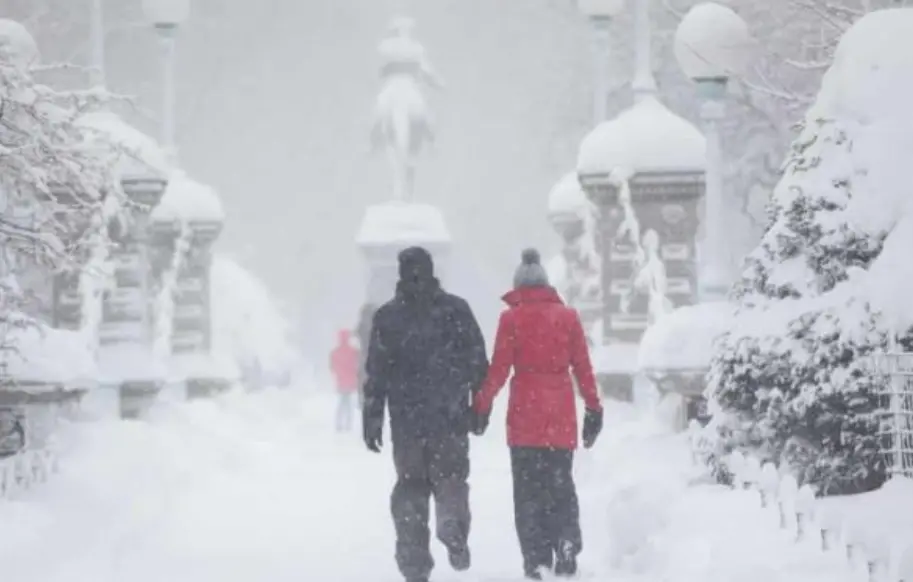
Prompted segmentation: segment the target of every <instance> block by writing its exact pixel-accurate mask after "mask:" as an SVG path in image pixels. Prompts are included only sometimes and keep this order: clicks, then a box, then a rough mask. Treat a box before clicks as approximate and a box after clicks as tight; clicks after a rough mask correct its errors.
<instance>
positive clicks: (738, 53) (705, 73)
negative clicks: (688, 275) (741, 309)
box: [675, 2, 753, 300]
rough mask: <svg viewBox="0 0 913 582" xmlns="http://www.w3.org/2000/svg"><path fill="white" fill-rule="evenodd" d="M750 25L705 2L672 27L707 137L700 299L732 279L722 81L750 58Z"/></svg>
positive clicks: (721, 291)
mask: <svg viewBox="0 0 913 582" xmlns="http://www.w3.org/2000/svg"><path fill="white" fill-rule="evenodd" d="M752 44H753V41H752V38H751V34H750V33H749V32H748V26H747V25H746V24H745V21H744V20H742V18H741V17H740V16H739V15H738V14H736V13H735V12H733V11H732V10H731V9H729V8H727V7H725V6H721V5H719V4H715V3H713V2H705V3H702V4H697V5H695V6H694V7H692V8H691V10H689V11H688V14H686V15H685V18H684V19H682V22H681V23H680V24H679V25H678V29H677V30H676V31H675V57H676V59H677V60H678V62H679V65H680V66H681V67H682V70H683V71H684V73H685V74H686V75H688V76H689V77H691V79H692V80H694V81H695V83H697V86H698V92H699V94H700V96H701V97H702V98H703V103H702V105H701V120H702V121H703V124H704V133H705V135H706V136H707V150H706V159H707V173H706V203H705V206H704V240H703V248H702V250H701V259H700V262H701V267H700V270H701V277H700V280H701V283H700V286H701V292H700V295H701V298H702V299H704V300H719V299H721V298H723V297H725V295H726V292H727V291H728V288H729V281H730V279H731V273H730V271H731V265H729V259H728V257H727V254H726V246H727V240H726V234H725V231H726V229H727V228H730V225H729V224H728V222H729V220H728V216H727V212H726V205H725V203H724V198H725V192H724V184H723V148H722V144H721V141H720V123H721V122H722V120H723V119H724V117H725V103H724V97H725V95H726V85H727V84H728V82H729V79H730V78H731V77H732V76H734V75H739V74H741V73H743V72H744V70H745V68H746V66H747V65H748V62H749V59H750V58H751V52H752Z"/></svg>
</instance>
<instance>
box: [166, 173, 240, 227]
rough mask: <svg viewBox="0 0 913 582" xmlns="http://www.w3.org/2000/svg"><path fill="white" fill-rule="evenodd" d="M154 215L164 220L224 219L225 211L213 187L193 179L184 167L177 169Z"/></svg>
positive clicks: (208, 220)
mask: <svg viewBox="0 0 913 582" xmlns="http://www.w3.org/2000/svg"><path fill="white" fill-rule="evenodd" d="M152 218H153V220H157V221H162V222H168V221H178V220H184V221H187V222H221V221H223V220H224V219H225V211H224V209H223V208H222V201H221V200H220V199H219V195H218V194H217V193H216V191H215V190H214V189H213V188H212V187H211V186H207V185H206V184H202V183H200V182H197V181H196V180H193V179H192V178H190V177H189V176H188V175H187V174H186V173H185V172H183V171H181V170H174V171H173V172H171V175H170V178H169V180H168V187H167V189H166V190H165V194H164V195H163V196H162V201H161V202H159V204H158V206H156V207H155V210H154V211H153V212H152Z"/></svg>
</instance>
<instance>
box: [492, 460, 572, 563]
mask: <svg viewBox="0 0 913 582" xmlns="http://www.w3.org/2000/svg"><path fill="white" fill-rule="evenodd" d="M510 460H511V467H512V469H513V477H514V519H515V522H516V526H517V537H519V538H520V551H521V552H522V553H523V571H524V573H526V574H527V575H530V574H533V573H534V572H536V570H538V569H539V568H551V567H552V565H553V563H554V559H555V555H556V552H558V551H559V548H561V547H562V546H569V548H570V551H571V554H572V555H573V556H575V557H576V556H577V554H579V553H580V550H582V549H583V540H582V538H581V534H580V508H579V505H578V502H577V489H576V487H575V485H574V475H573V466H574V451H572V450H567V449H550V448H527V447H512V448H511V449H510Z"/></svg>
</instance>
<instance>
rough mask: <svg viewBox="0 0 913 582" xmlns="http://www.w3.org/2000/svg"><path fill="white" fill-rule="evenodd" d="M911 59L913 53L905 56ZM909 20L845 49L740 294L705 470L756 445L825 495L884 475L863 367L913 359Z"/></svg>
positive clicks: (874, 400) (900, 13)
mask: <svg viewBox="0 0 913 582" xmlns="http://www.w3.org/2000/svg"><path fill="white" fill-rule="evenodd" d="M904 47H906V48H904ZM911 102H913V10H910V9H893V10H883V11H878V12H875V13H872V14H869V15H868V16H866V17H864V18H863V19H861V20H860V21H859V22H858V23H857V24H856V25H855V26H853V27H852V28H851V29H850V30H849V31H848V32H847V33H846V34H845V36H844V38H843V39H842V41H841V43H840V46H839V48H838V50H837V52H836V55H835V59H834V63H833V65H832V67H831V68H830V70H829V71H828V73H827V75H826V76H825V78H824V80H823V82H822V86H821V91H820V93H819V95H818V98H817V100H816V102H815V104H814V106H813V107H812V108H811V109H810V110H809V111H808V113H807V115H806V116H805V119H804V122H803V123H802V125H801V132H800V134H799V136H798V137H797V138H796V140H795V142H794V143H793V145H792V150H791V152H790V154H789V156H788V159H787V161H786V164H785V166H784V175H783V178H782V180H781V181H780V183H779V184H778V186H777V188H776V189H775V191H774V193H773V198H772V201H771V206H770V223H769V225H768V228H767V231H766V233H765V235H764V237H763V239H762V241H761V243H760V245H759V247H758V248H757V249H756V250H755V251H754V252H753V253H752V254H751V255H750V256H749V257H748V259H747V262H746V268H745V270H744V272H743V275H742V277H741V280H740V281H739V282H738V283H737V284H736V286H735V288H734V290H733V293H732V298H733V299H734V300H735V301H736V302H737V305H738V309H737V313H736V316H735V319H734V321H733V327H732V329H731V330H730V331H729V332H728V333H727V334H726V335H724V336H723V337H722V338H721V339H720V341H719V342H718V344H717V349H718V351H717V353H716V354H715V357H714V359H713V362H712V366H711V372H710V378H709V386H708V395H709V399H710V403H709V405H710V406H709V407H710V412H711V414H712V415H713V418H712V421H711V424H710V425H709V427H708V428H709V432H710V437H711V438H710V443H711V446H710V448H709V450H707V451H706V453H707V455H708V458H709V460H710V461H711V462H712V464H713V465H714V467H716V469H717V470H718V473H719V474H720V475H721V476H722V474H723V473H724V472H725V471H724V470H723V469H722V468H721V465H720V463H719V460H720V458H721V454H723V453H725V452H727V451H730V450H732V449H735V448H747V449H751V450H752V451H753V452H754V453H755V454H759V455H761V456H762V457H763V458H765V459H774V460H776V461H777V462H778V463H779V464H781V465H785V466H787V467H789V470H790V471H792V472H793V473H794V474H796V475H797V476H798V477H799V479H800V481H801V482H807V483H811V484H812V485H813V486H815V487H816V488H817V489H818V490H819V491H820V492H823V493H827V494H834V493H847V492H855V491H864V490H870V489H874V488H876V487H878V486H879V485H881V484H882V483H883V482H884V480H885V478H886V470H885V464H884V459H883V458H882V456H881V455H880V452H879V451H880V448H881V443H880V442H879V437H878V436H877V433H878V429H879V419H878V416H877V412H878V411H879V409H880V407H881V405H882V402H881V399H880V397H879V390H880V385H879V381H878V379H877V378H874V377H873V376H872V375H871V374H870V373H869V372H868V371H867V369H866V365H865V357H866V356H867V355H868V354H870V353H872V352H873V351H878V350H884V349H886V348H887V347H888V346H889V345H890V342H892V341H893V340H894V338H896V339H897V340H898V341H899V342H900V343H901V345H903V344H907V345H908V346H910V347H913V334H911V330H913V317H911V316H913V305H911V304H910V302H909V300H908V296H909V286H910V284H911V282H913V261H910V260H909V249H911V248H913V209H911V207H910V201H911V200H913V196H911V194H913V191H911V186H910V171H911V161H913V117H911V116H910V114H909V104H910V103H911Z"/></svg>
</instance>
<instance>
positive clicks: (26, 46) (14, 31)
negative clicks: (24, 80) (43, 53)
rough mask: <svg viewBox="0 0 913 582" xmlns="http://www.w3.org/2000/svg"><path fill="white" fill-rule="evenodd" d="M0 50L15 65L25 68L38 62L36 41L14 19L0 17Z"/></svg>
mask: <svg viewBox="0 0 913 582" xmlns="http://www.w3.org/2000/svg"><path fill="white" fill-rule="evenodd" d="M0 51H2V52H3V53H4V56H5V57H6V58H8V59H9V60H10V62H12V63H13V64H15V65H16V66H17V67H20V68H22V69H27V68H29V67H32V66H34V65H37V64H38V59H39V56H40V54H39V51H38V43H36V42H35V38H34V37H33V36H32V35H31V33H30V32H29V31H28V30H27V29H26V28H25V27H24V26H23V25H22V24H20V23H18V22H16V21H15V20H9V19H6V18H2V19H0Z"/></svg>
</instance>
